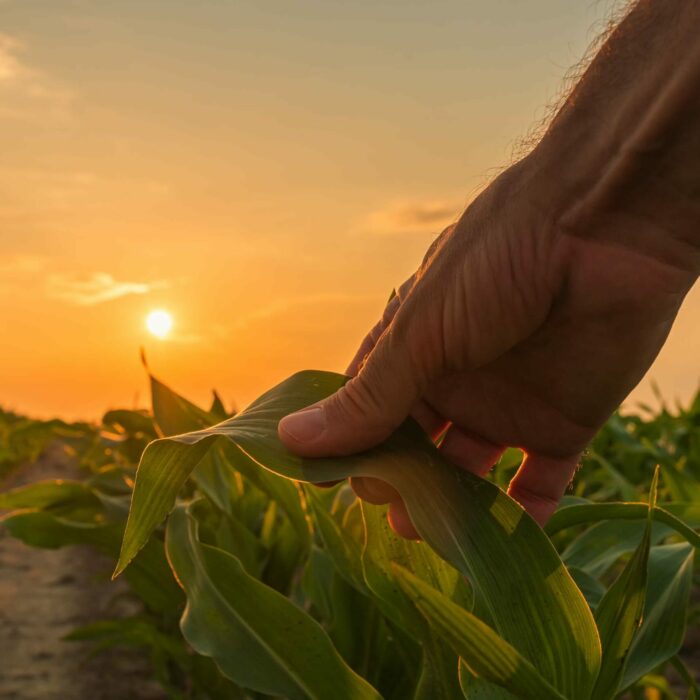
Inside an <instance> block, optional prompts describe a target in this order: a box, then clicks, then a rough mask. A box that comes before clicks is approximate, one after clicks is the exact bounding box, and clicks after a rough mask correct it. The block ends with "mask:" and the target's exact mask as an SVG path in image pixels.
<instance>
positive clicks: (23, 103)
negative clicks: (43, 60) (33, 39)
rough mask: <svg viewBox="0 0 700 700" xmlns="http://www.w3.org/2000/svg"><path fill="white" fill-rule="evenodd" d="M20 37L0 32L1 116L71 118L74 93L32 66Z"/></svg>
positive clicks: (44, 118)
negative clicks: (26, 58) (26, 56)
mask: <svg viewBox="0 0 700 700" xmlns="http://www.w3.org/2000/svg"><path fill="white" fill-rule="evenodd" d="M25 51H26V46H25V45H24V43H23V42H22V41H21V40H19V39H18V38H17V37H14V36H10V35H9V34H3V33H0V117H5V118H16V119H31V118H41V119H42V120H46V118H47V117H55V118H60V119H66V118H68V117H70V114H71V107H72V102H73V99H74V93H73V91H72V90H69V89H68V88H67V87H66V86H65V85H62V84H60V83H59V82H58V81H57V80H55V79H53V78H52V77H50V76H49V75H48V74H46V73H45V72H44V71H41V70H39V69H37V68H34V67H31V66H30V65H29V64H27V63H26V62H25V61H24V60H23V59H22V55H23V53H25Z"/></svg>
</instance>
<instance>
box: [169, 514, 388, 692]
mask: <svg viewBox="0 0 700 700" xmlns="http://www.w3.org/2000/svg"><path fill="white" fill-rule="evenodd" d="M166 548H167V553H168V560H169V561H170V564H171V566H172V568H173V570H174V572H175V574H176V576H177V580H178V581H179V582H180V584H181V585H182V587H183V588H184V590H185V592H186V594H187V599H188V604H187V608H186V610H185V613H184V615H183V617H182V620H181V622H180V627H181V630H182V633H183V636H184V637H185V639H186V640H187V641H188V643H189V644H190V645H191V646H192V647H193V648H194V649H195V651H197V652H198V653H200V654H203V655H205V656H210V657H212V658H213V659H214V660H215V661H216V663H217V665H218V666H219V668H220V669H221V671H222V672H223V673H224V675H226V676H227V677H228V678H230V679H231V680H232V681H234V682H235V683H237V684H239V685H242V686H244V687H246V688H250V689H251V690H255V691H259V692H262V693H267V694H270V695H275V696H283V697H287V698H290V699H291V700H309V699H314V698H315V699H317V700H326V699H327V698H337V699H338V700H343V699H345V700H351V699H352V700H364V699H367V700H379V697H380V696H379V695H378V693H377V692H376V691H375V690H374V689H373V688H372V687H371V686H370V685H369V684H368V683H366V682H365V681H364V680H363V679H362V678H360V677H359V676H357V675H356V674H355V673H354V672H353V671H352V670H350V668H349V667H348V666H347V665H346V664H345V663H344V662H343V660H342V659H341V657H340V656H339V655H338V653H337V651H336V650H335V649H334V648H333V645H332V644H331V642H330V640H329V639H328V636H327V635H326V633H325V632H324V631H323V629H322V628H321V626H320V625H319V624H318V623H317V622H315V621H314V620H313V619H312V618H311V617H309V616H308V615H307V614H306V613H305V612H303V611H302V610H300V609H299V608H297V607H296V605H294V604H293V603H292V602H290V601H289V600H288V599H287V598H285V597H284V596H283V595H280V594H279V593H277V592H276V591H274V590H273V589H271V588H269V587H268V586H265V585H264V584H263V583H261V582H260V581H258V580H256V579H254V578H253V577H251V576H249V575H248V574H247V573H246V572H245V570H244V569H243V567H242V566H241V564H240V563H239V562H238V560H237V559H236V558H235V557H234V556H232V555H230V554H228V553H227V552H224V551H223V550H221V549H218V548H216V547H211V546H209V545H205V544H202V543H201V542H200V541H199V539H198V535H197V522H196V520H195V518H194V517H193V515H192V514H191V511H190V510H189V509H186V508H184V507H182V506H181V507H178V508H177V509H176V510H175V511H174V512H173V514H172V515H171V516H170V518H169V520H168V526H167V530H166Z"/></svg>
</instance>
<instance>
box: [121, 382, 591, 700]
mask: <svg viewBox="0 0 700 700" xmlns="http://www.w3.org/2000/svg"><path fill="white" fill-rule="evenodd" d="M345 381H346V378H345V377H342V376H340V375H336V374H332V373H328V372H315V371H308V372H300V373H299V374H296V375H294V376H293V377H291V378H290V379H288V380H286V381H285V382H283V383H282V384H280V385H279V386H277V387H275V388H274V389H272V390H270V391H269V392H267V393H266V394H264V395H263V396H262V397H260V398H259V399H258V400H257V401H255V402H254V403H253V404H252V405H251V406H249V407H248V408H247V409H246V410H245V411H243V412H241V413H239V414H238V415H237V416H235V417H234V418H231V419H229V420H227V421H224V422H223V423H220V424H218V425H216V426H213V427H211V428H208V429H206V430H200V431H197V432H194V433H189V434H186V435H179V436H177V437H175V438H171V439H169V440H159V441H156V442H154V443H151V445H149V447H148V448H147V449H146V451H145V453H144V455H143V457H142V460H141V464H140V466H139V470H138V473H137V477H136V485H135V490H134V495H133V499H132V507H131V511H130V514H129V520H128V523H127V529H126V534H125V538H124V542H123V548H122V553H121V557H120V561H119V565H118V567H117V572H116V573H118V572H119V571H121V570H123V569H124V567H125V566H126V565H127V564H128V562H129V561H130V560H131V558H132V557H133V556H134V555H135V554H136V552H138V551H139V549H140V547H141V546H142V545H143V543H144V542H145V541H146V540H147V539H148V537H149V535H150V533H151V532H152V530H153V528H154V527H155V526H156V525H157V524H158V523H159V522H161V521H162V520H163V518H164V517H165V516H166V515H167V513H168V512H169V511H170V509H171V508H172V507H173V503H174V501H175V497H176V495H177V493H178V491H179V489H180V488H181V486H182V484H183V483H184V481H185V479H186V478H187V476H188V475H189V473H190V472H191V470H192V468H193V467H194V465H196V464H197V462H198V461H199V460H200V459H201V457H202V456H203V455H204V454H205V453H206V451H207V450H208V449H209V448H210V446H211V445H212V444H214V443H216V442H217V441H220V440H224V441H226V440H228V441H230V442H231V443H232V444H233V445H235V446H236V447H237V449H238V450H240V453H241V454H242V455H243V456H244V457H245V459H246V460H249V459H252V460H253V461H254V462H256V463H257V464H259V465H261V466H262V467H265V468H266V469H268V470H270V471H274V472H276V473H278V474H280V475H282V476H285V477H287V478H290V479H298V480H301V481H309V482H315V483H318V482H327V481H334V480H338V479H342V478H346V477H348V476H373V477H376V478H380V479H383V480H384V481H387V482H388V483H390V484H391V485H392V486H394V488H396V489H397V490H398V491H399V493H400V494H401V495H402V497H403V499H404V501H405V503H406V505H407V508H408V511H409V513H410V515H411V518H412V520H413V522H414V523H415V525H416V528H417V529H418V531H419V533H420V534H421V536H422V537H423V539H424V540H425V541H426V542H427V543H428V544H430V545H431V547H433V549H435V550H436V552H437V553H438V554H439V555H440V556H441V557H443V558H444V559H446V560H447V561H449V562H450V563H451V564H452V565H453V566H455V567H456V568H457V569H458V570H459V571H460V572H461V573H462V574H464V575H465V576H467V577H468V578H469V580H470V582H471V584H472V586H473V589H474V595H475V599H476V601H477V606H478V609H479V610H483V611H484V612H485V614H486V615H487V617H488V619H489V620H490V621H491V622H492V624H493V626H494V628H495V629H496V630H497V632H498V633H499V634H500V635H502V636H503V638H504V639H505V640H506V641H507V642H508V643H509V644H511V645H512V646H513V647H515V648H516V649H517V650H518V651H519V652H520V653H521V654H522V655H523V656H524V657H525V658H526V659H528V660H529V661H530V662H531V663H533V664H534V665H535V666H536V667H537V669H538V670H539V671H540V673H541V674H542V675H543V676H544V677H545V678H546V679H547V680H548V681H549V682H550V683H551V684H552V685H553V686H554V687H556V688H557V689H558V690H560V691H561V692H562V693H563V694H564V695H566V696H567V697H569V698H571V699H572V700H578V699H583V698H588V696H589V694H590V690H591V687H592V685H593V683H594V680H595V677H596V675H597V671H598V665H599V659H600V646H599V639H598V636H597V632H596V629H595V625H594V622H593V618H592V615H591V612H590V610H589V608H588V605H587V604H586V602H585V600H584V598H583V596H582V595H581V593H580V591H579V590H578V589H577V588H576V586H575V584H574V582H573V581H572V579H571V577H570V576H569V574H568V572H567V571H566V568H565V567H564V565H563V564H562V562H561V560H560V559H559V557H558V556H557V554H556V551H555V550H554V548H553V546H552V544H551V543H550V542H549V540H548V539H547V537H546V536H545V535H544V534H543V532H542V530H541V529H540V528H539V527H538V526H537V525H536V523H535V522H534V521H533V520H532V519H531V518H530V517H529V516H528V515H527V514H526V513H525V512H524V511H523V510H522V508H521V507H520V506H519V505H518V504H517V503H516V502H515V501H513V500H512V499H510V498H508V496H506V494H505V493H503V492H502V491H501V490H500V489H499V488H498V487H497V486H495V485H494V484H491V483H489V482H487V481H485V480H483V479H479V478H478V477H476V476H474V475H472V474H470V473H468V472H465V471H463V470H460V469H458V468H457V467H455V466H453V465H452V464H450V463H449V462H447V461H446V460H445V459H444V458H443V457H442V455H441V454H440V453H439V452H438V451H437V450H436V449H435V447H434V445H432V443H431V442H430V441H429V440H428V438H427V437H426V436H425V435H424V434H423V433H422V431H421V430H420V429H419V428H418V426H417V425H416V424H415V423H413V422H412V421H408V422H407V423H406V424H405V425H404V426H402V428H401V429H399V430H398V431H397V432H396V433H395V434H394V435H393V436H392V437H391V438H390V439H389V440H388V441H387V442H386V443H384V444H383V445H381V446H379V447H377V448H375V449H373V450H368V451H366V452H364V453H361V454H359V455H355V456H351V457H347V458H343V459H316V460H307V459H302V458H299V457H296V456H294V455H291V454H290V453H289V452H287V450H286V449H285V448H284V446H283V445H282V443H281V442H280V441H279V439H278V437H277V424H278V422H279V420H280V419H281V418H282V417H283V416H285V415H287V414H288V413H291V412H292V411H295V410H298V409H300V408H304V407H306V406H308V405H310V404H312V403H314V402H316V401H318V400H321V399H323V398H325V397H327V396H328V395H330V394H332V393H333V392H335V391H336V390H337V389H338V388H340V387H341V386H342V384H343V383H344V382H345ZM234 466H236V464H235V462H234Z"/></svg>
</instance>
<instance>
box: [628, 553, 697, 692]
mask: <svg viewBox="0 0 700 700" xmlns="http://www.w3.org/2000/svg"><path fill="white" fill-rule="evenodd" d="M694 553H695V550H694V549H693V548H692V547H691V546H690V545H688V544H685V543H681V544H670V545H663V546H660V547H652V549H651V553H650V555H649V572H648V584H647V594H646V603H645V606H644V621H643V623H642V627H641V628H640V630H639V633H638V634H637V636H636V638H635V640H634V643H633V644H632V649H631V650H630V653H629V658H628V659H627V663H626V665H625V673H624V676H623V679H622V683H621V684H620V687H621V688H628V687H629V686H631V685H632V684H633V683H634V682H635V681H637V680H638V679H640V678H641V677H642V676H643V675H645V674H647V673H651V672H652V671H653V670H654V669H655V668H656V667H657V666H658V665H659V664H661V663H663V662H664V661H666V660H667V659H670V658H671V657H672V656H673V655H674V654H676V653H677V652H678V651H679V650H680V648H681V646H682V644H683V639H684V637H685V627H686V614H687V609H688V602H689V599H690V588H691V585H692V579H693V555H694Z"/></svg>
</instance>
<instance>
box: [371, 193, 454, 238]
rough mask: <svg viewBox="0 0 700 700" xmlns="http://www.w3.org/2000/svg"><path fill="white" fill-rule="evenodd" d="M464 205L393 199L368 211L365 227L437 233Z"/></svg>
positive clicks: (388, 231)
mask: <svg viewBox="0 0 700 700" xmlns="http://www.w3.org/2000/svg"><path fill="white" fill-rule="evenodd" d="M463 209H464V202H461V201H457V200H423V201H396V202H392V203H390V204H388V205H387V206H386V207H384V208H383V209H379V210H377V211H374V212H372V213H371V214H370V215H369V216H368V217H367V221H366V227H365V228H366V230H368V231H369V232H370V233H378V234H430V233H433V234H435V233H440V231H442V230H443V229H444V228H445V227H447V226H449V225H450V224H452V223H454V222H455V221H456V220H457V218H458V217H459V214H460V213H461V212H462V210H463Z"/></svg>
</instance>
